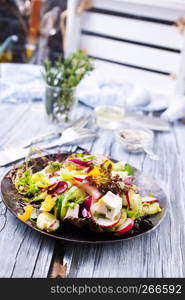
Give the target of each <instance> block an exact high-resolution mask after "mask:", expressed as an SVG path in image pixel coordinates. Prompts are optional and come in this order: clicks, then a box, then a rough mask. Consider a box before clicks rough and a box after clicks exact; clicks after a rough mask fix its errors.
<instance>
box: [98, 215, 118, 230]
mask: <svg viewBox="0 0 185 300" xmlns="http://www.w3.org/2000/svg"><path fill="white" fill-rule="evenodd" d="M120 219H121V214H119V216H118V217H117V219H116V220H110V219H106V218H96V217H94V220H95V221H96V223H97V224H98V225H100V226H101V227H102V228H112V227H114V226H115V225H116V224H118V223H119V221H120Z"/></svg>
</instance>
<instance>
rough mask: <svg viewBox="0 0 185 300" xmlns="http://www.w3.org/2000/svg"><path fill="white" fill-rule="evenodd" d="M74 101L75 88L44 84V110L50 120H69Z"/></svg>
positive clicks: (60, 121)
mask: <svg viewBox="0 0 185 300" xmlns="http://www.w3.org/2000/svg"><path fill="white" fill-rule="evenodd" d="M75 103H76V88H60V87H55V86H49V85H46V90H45V110H46V114H47V116H48V118H49V120H50V121H51V122H54V123H64V122H68V121H70V117H71V113H72V110H73V108H74V106H75Z"/></svg>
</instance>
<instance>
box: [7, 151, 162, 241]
mask: <svg viewBox="0 0 185 300" xmlns="http://www.w3.org/2000/svg"><path fill="white" fill-rule="evenodd" d="M33 161H34V160H33ZM35 162H36V166H35V164H34V163H32V164H29V163H28V162H27V163H23V164H20V165H17V166H15V167H14V168H13V169H12V170H11V171H10V172H9V173H8V175H7V176H6V177H7V178H8V180H10V181H11V184H12V185H13V188H14V190H15V191H14V196H15V195H16V197H14V198H15V199H16V205H17V208H16V209H17V210H16V209H14V212H16V216H17V217H18V218H19V219H20V220H21V221H23V222H26V223H29V224H31V225H33V226H34V227H35V228H37V229H38V230H41V231H44V232H47V233H54V232H59V234H60V233H61V234H62V231H63V230H64V231H65V230H66V229H65V228H66V226H67V227H68V226H71V224H72V227H71V228H74V226H75V227H76V228H78V230H80V229H82V230H83V228H85V229H86V230H87V231H88V232H89V233H90V232H94V233H97V234H101V236H102V235H107V234H108V235H109V236H110V235H111V236H114V237H120V236H125V237H130V236H133V235H137V234H139V233H141V232H143V231H147V230H149V229H151V228H152V227H153V223H152V219H151V216H153V215H158V214H161V213H162V211H163V208H162V207H161V204H160V199H159V198H158V197H157V196H156V195H155V194H152V193H150V194H148V195H144V196H143V195H141V194H140V192H139V190H138V186H137V184H136V183H135V181H136V180H135V179H136V178H135V177H136V174H135V169H134V168H133V167H132V166H131V165H130V164H127V163H124V162H122V161H117V162H115V161H114V160H112V159H110V158H108V157H106V156H104V155H98V154H97V155H94V154H90V153H86V152H83V153H69V154H68V155H65V156H64V158H63V159H62V160H61V159H59V160H57V156H56V157H55V160H51V159H50V156H48V157H47V156H44V157H42V158H40V162H43V163H40V165H39V164H38V163H37V160H35ZM38 165H39V167H38ZM136 182H137V181H136ZM4 194H5V193H4ZM14 202H15V201H14ZM14 204H15V203H14ZM14 206H15V205H14ZM71 230H73V229H71Z"/></svg>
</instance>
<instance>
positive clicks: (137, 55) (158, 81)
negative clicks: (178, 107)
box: [66, 0, 185, 94]
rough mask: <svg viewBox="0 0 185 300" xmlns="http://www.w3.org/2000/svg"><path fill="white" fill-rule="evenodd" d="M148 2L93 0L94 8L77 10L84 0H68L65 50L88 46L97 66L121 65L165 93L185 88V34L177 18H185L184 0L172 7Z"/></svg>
mask: <svg viewBox="0 0 185 300" xmlns="http://www.w3.org/2000/svg"><path fill="white" fill-rule="evenodd" d="M143 2H146V1H144V0H135V1H134V0H132V1H130V2H129V1H124V0H122V1H121V0H106V1H105V0H93V1H92V8H91V9H90V10H88V11H86V12H85V13H83V14H82V15H81V16H77V15H76V13H75V12H76V7H77V6H78V4H79V3H80V1H76V2H75V3H76V6H74V1H72V0H68V22H67V23H68V27H67V40H66V53H67V54H68V53H70V52H72V51H74V50H76V49H77V48H81V49H84V50H85V51H87V53H88V54H89V55H90V56H92V57H94V58H95V59H96V61H97V62H96V65H97V66H99V67H100V65H101V68H106V69H108V70H112V71H113V70H114V71H115V72H118V69H119V72H120V76H122V77H123V78H125V79H127V80H130V81H132V82H134V83H137V84H140V85H144V86H147V87H148V88H150V89H155V90H156V89H157V91H159V92H161V93H163V94H173V93H184V91H185V62H184V58H183V57H184V41H185V38H184V34H183V33H182V32H180V30H179V28H178V27H177V25H176V23H177V20H178V19H179V18H181V17H184V18H185V3H184V5H182V6H181V7H179V5H177V8H174V7H176V6H174V2H171V3H172V4H173V6H172V7H171V6H166V2H167V1H164V3H165V6H164V7H163V6H161V5H157V4H156V5H154V4H153V5H151V3H150V4H143ZM156 2H158V1H156ZM162 2H163V1H161V3H162ZM168 2H169V1H168ZM178 3H180V2H179V1H178ZM73 31H74V32H73ZM143 79H144V80H143Z"/></svg>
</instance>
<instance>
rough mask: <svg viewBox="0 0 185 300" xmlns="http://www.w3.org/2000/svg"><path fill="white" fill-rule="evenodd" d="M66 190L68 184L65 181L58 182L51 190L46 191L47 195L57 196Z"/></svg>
mask: <svg viewBox="0 0 185 300" xmlns="http://www.w3.org/2000/svg"><path fill="white" fill-rule="evenodd" d="M67 189H68V183H67V182H66V181H59V182H58V183H57V184H56V185H55V186H54V188H53V189H49V190H48V194H49V195H53V194H57V195H60V194H62V193H64V192H65V191H66V190H67Z"/></svg>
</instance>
